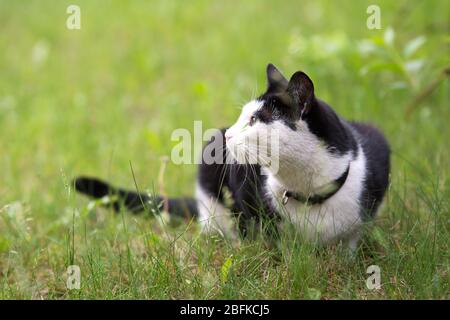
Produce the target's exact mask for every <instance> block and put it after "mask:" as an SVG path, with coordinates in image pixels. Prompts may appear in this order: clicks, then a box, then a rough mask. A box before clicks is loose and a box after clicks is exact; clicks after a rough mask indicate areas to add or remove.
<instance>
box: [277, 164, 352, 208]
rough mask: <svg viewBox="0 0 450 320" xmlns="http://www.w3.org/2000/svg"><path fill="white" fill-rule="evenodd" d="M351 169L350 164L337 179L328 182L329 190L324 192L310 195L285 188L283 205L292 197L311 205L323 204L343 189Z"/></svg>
mask: <svg viewBox="0 0 450 320" xmlns="http://www.w3.org/2000/svg"><path fill="white" fill-rule="evenodd" d="M349 171H350V164H348V166H347V170H345V172H344V173H343V174H342V175H341V176H340V177H339V178H337V179H336V180H334V181H333V182H331V183H330V184H328V185H327V186H326V187H327V189H329V191H327V192H324V193H318V194H310V195H309V196H305V195H304V194H301V193H298V192H292V191H289V190H285V191H284V192H283V197H282V198H281V203H282V204H283V205H286V204H287V203H288V201H289V199H290V198H292V199H294V200H296V201H298V202H301V203H305V204H309V205H315V204H321V203H323V202H325V200H327V199H329V198H331V197H332V196H333V195H335V194H336V192H338V191H339V189H341V187H342V186H343V185H344V183H345V181H346V180H347V177H348V173H349Z"/></svg>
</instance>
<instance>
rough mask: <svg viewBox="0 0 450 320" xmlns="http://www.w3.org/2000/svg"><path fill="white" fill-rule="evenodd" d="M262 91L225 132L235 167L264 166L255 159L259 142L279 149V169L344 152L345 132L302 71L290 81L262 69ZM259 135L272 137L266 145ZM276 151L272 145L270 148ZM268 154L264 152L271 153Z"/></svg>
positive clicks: (274, 71)
mask: <svg viewBox="0 0 450 320" xmlns="http://www.w3.org/2000/svg"><path fill="white" fill-rule="evenodd" d="M267 84H268V85H267V90H266V92H265V93H264V94H262V95H261V96H260V97H259V98H257V99H255V100H252V101H250V102H249V103H247V104H246V105H245V106H244V107H243V109H242V112H241V114H240V116H239V118H238V119H237V121H236V123H235V124H233V125H232V126H231V127H230V128H229V129H228V130H227V131H226V132H225V139H226V145H227V149H228V150H229V151H230V153H231V155H232V156H233V158H235V159H236V160H237V161H238V162H240V163H242V162H247V163H248V162H252V163H258V164H260V165H262V166H265V165H267V163H268V161H269V159H268V158H267V157H264V156H263V157H258V156H257V155H256V153H258V152H259V151H260V147H261V141H262V140H263V143H267V145H268V150H271V151H274V150H272V149H273V147H276V148H278V150H276V151H277V152H278V154H277V155H276V156H277V157H278V159H276V160H277V161H279V162H280V163H279V165H278V166H279V167H280V168H282V167H286V164H291V165H295V166H298V167H303V168H308V167H313V166H317V165H318V162H322V161H326V160H327V159H325V158H326V157H328V156H332V155H333V154H339V153H345V152H346V151H347V150H348V146H347V145H346V144H347V141H346V137H345V130H343V128H342V124H341V122H340V120H339V118H338V116H337V115H336V114H335V113H334V112H333V111H332V110H331V108H330V107H329V106H328V105H326V104H325V103H323V102H322V101H320V100H318V99H316V97H315V95H314V85H313V82H312V81H311V79H310V78H309V77H308V76H307V75H306V74H305V73H304V72H302V71H297V72H295V73H294V74H293V75H292V76H291V78H290V79H289V80H287V79H286V78H285V77H284V76H283V74H282V73H281V72H280V71H279V70H278V69H277V68H276V67H275V66H274V65H272V64H269V65H268V66H267ZM261 135H263V136H264V135H266V136H267V135H269V136H270V137H272V138H273V137H275V136H276V139H275V140H278V141H275V140H273V139H270V138H268V139H267V141H266V140H264V139H261V138H260V136H261ZM275 142H276V143H277V146H274V145H273V144H274V143H275ZM271 151H269V153H270V152H271Z"/></svg>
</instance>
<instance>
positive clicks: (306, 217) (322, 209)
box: [266, 148, 366, 244]
mask: <svg viewBox="0 0 450 320" xmlns="http://www.w3.org/2000/svg"><path fill="white" fill-rule="evenodd" d="M345 158H346V157H345V156H344V157H342V159H341V161H342V163H343V165H347V164H348V161H347V160H344V159H345ZM365 166H366V159H365V156H364V153H363V152H362V149H361V148H359V152H358V157H357V158H356V159H355V160H353V161H351V163H350V171H349V174H348V177H347V180H346V181H345V183H344V185H343V186H342V187H341V189H340V190H339V191H338V192H337V193H336V194H335V195H333V196H332V197H331V198H330V199H328V200H326V201H325V202H324V203H322V204H320V205H314V206H306V205H304V204H303V203H300V202H297V201H295V200H294V199H289V201H288V203H287V204H286V205H282V203H281V199H282V196H283V192H284V190H285V186H284V185H283V184H282V183H280V181H279V179H278V178H277V177H276V176H274V175H271V174H270V173H269V177H268V181H267V186H266V187H267V194H268V196H270V197H271V198H272V203H273V205H274V206H275V207H276V208H277V209H278V212H279V213H280V214H281V216H283V217H284V218H285V219H286V220H287V221H289V222H291V223H293V224H294V225H295V226H296V227H297V228H298V229H299V231H300V234H301V235H302V236H304V237H305V239H306V240H310V241H318V242H319V243H321V244H326V243H330V242H334V241H336V240H339V239H342V238H343V237H346V236H348V235H351V234H354V233H355V231H356V230H357V228H358V227H359V226H361V224H362V220H361V217H360V205H359V197H360V194H361V192H362V189H363V182H364V179H365V170H366V169H365ZM337 167H340V166H339V165H337ZM344 170H345V169H343V170H341V171H338V172H336V174H334V176H336V175H340V174H342V173H343V171H344ZM329 181H330V180H329Z"/></svg>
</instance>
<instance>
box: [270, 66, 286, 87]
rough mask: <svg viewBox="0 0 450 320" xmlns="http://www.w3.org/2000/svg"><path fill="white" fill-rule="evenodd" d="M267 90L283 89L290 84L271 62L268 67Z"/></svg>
mask: <svg viewBox="0 0 450 320" xmlns="http://www.w3.org/2000/svg"><path fill="white" fill-rule="evenodd" d="M266 73H267V86H268V89H267V91H283V90H286V88H287V86H288V81H287V79H286V78H285V77H284V76H283V74H282V73H281V72H280V70H278V69H277V68H276V67H275V66H274V65H273V64H271V63H269V64H268V65H267V68H266Z"/></svg>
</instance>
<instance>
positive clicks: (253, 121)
mask: <svg viewBox="0 0 450 320" xmlns="http://www.w3.org/2000/svg"><path fill="white" fill-rule="evenodd" d="M255 122H256V117H255V116H252V117H251V118H250V121H249V122H248V125H249V126H252V125H254V124H255Z"/></svg>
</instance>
